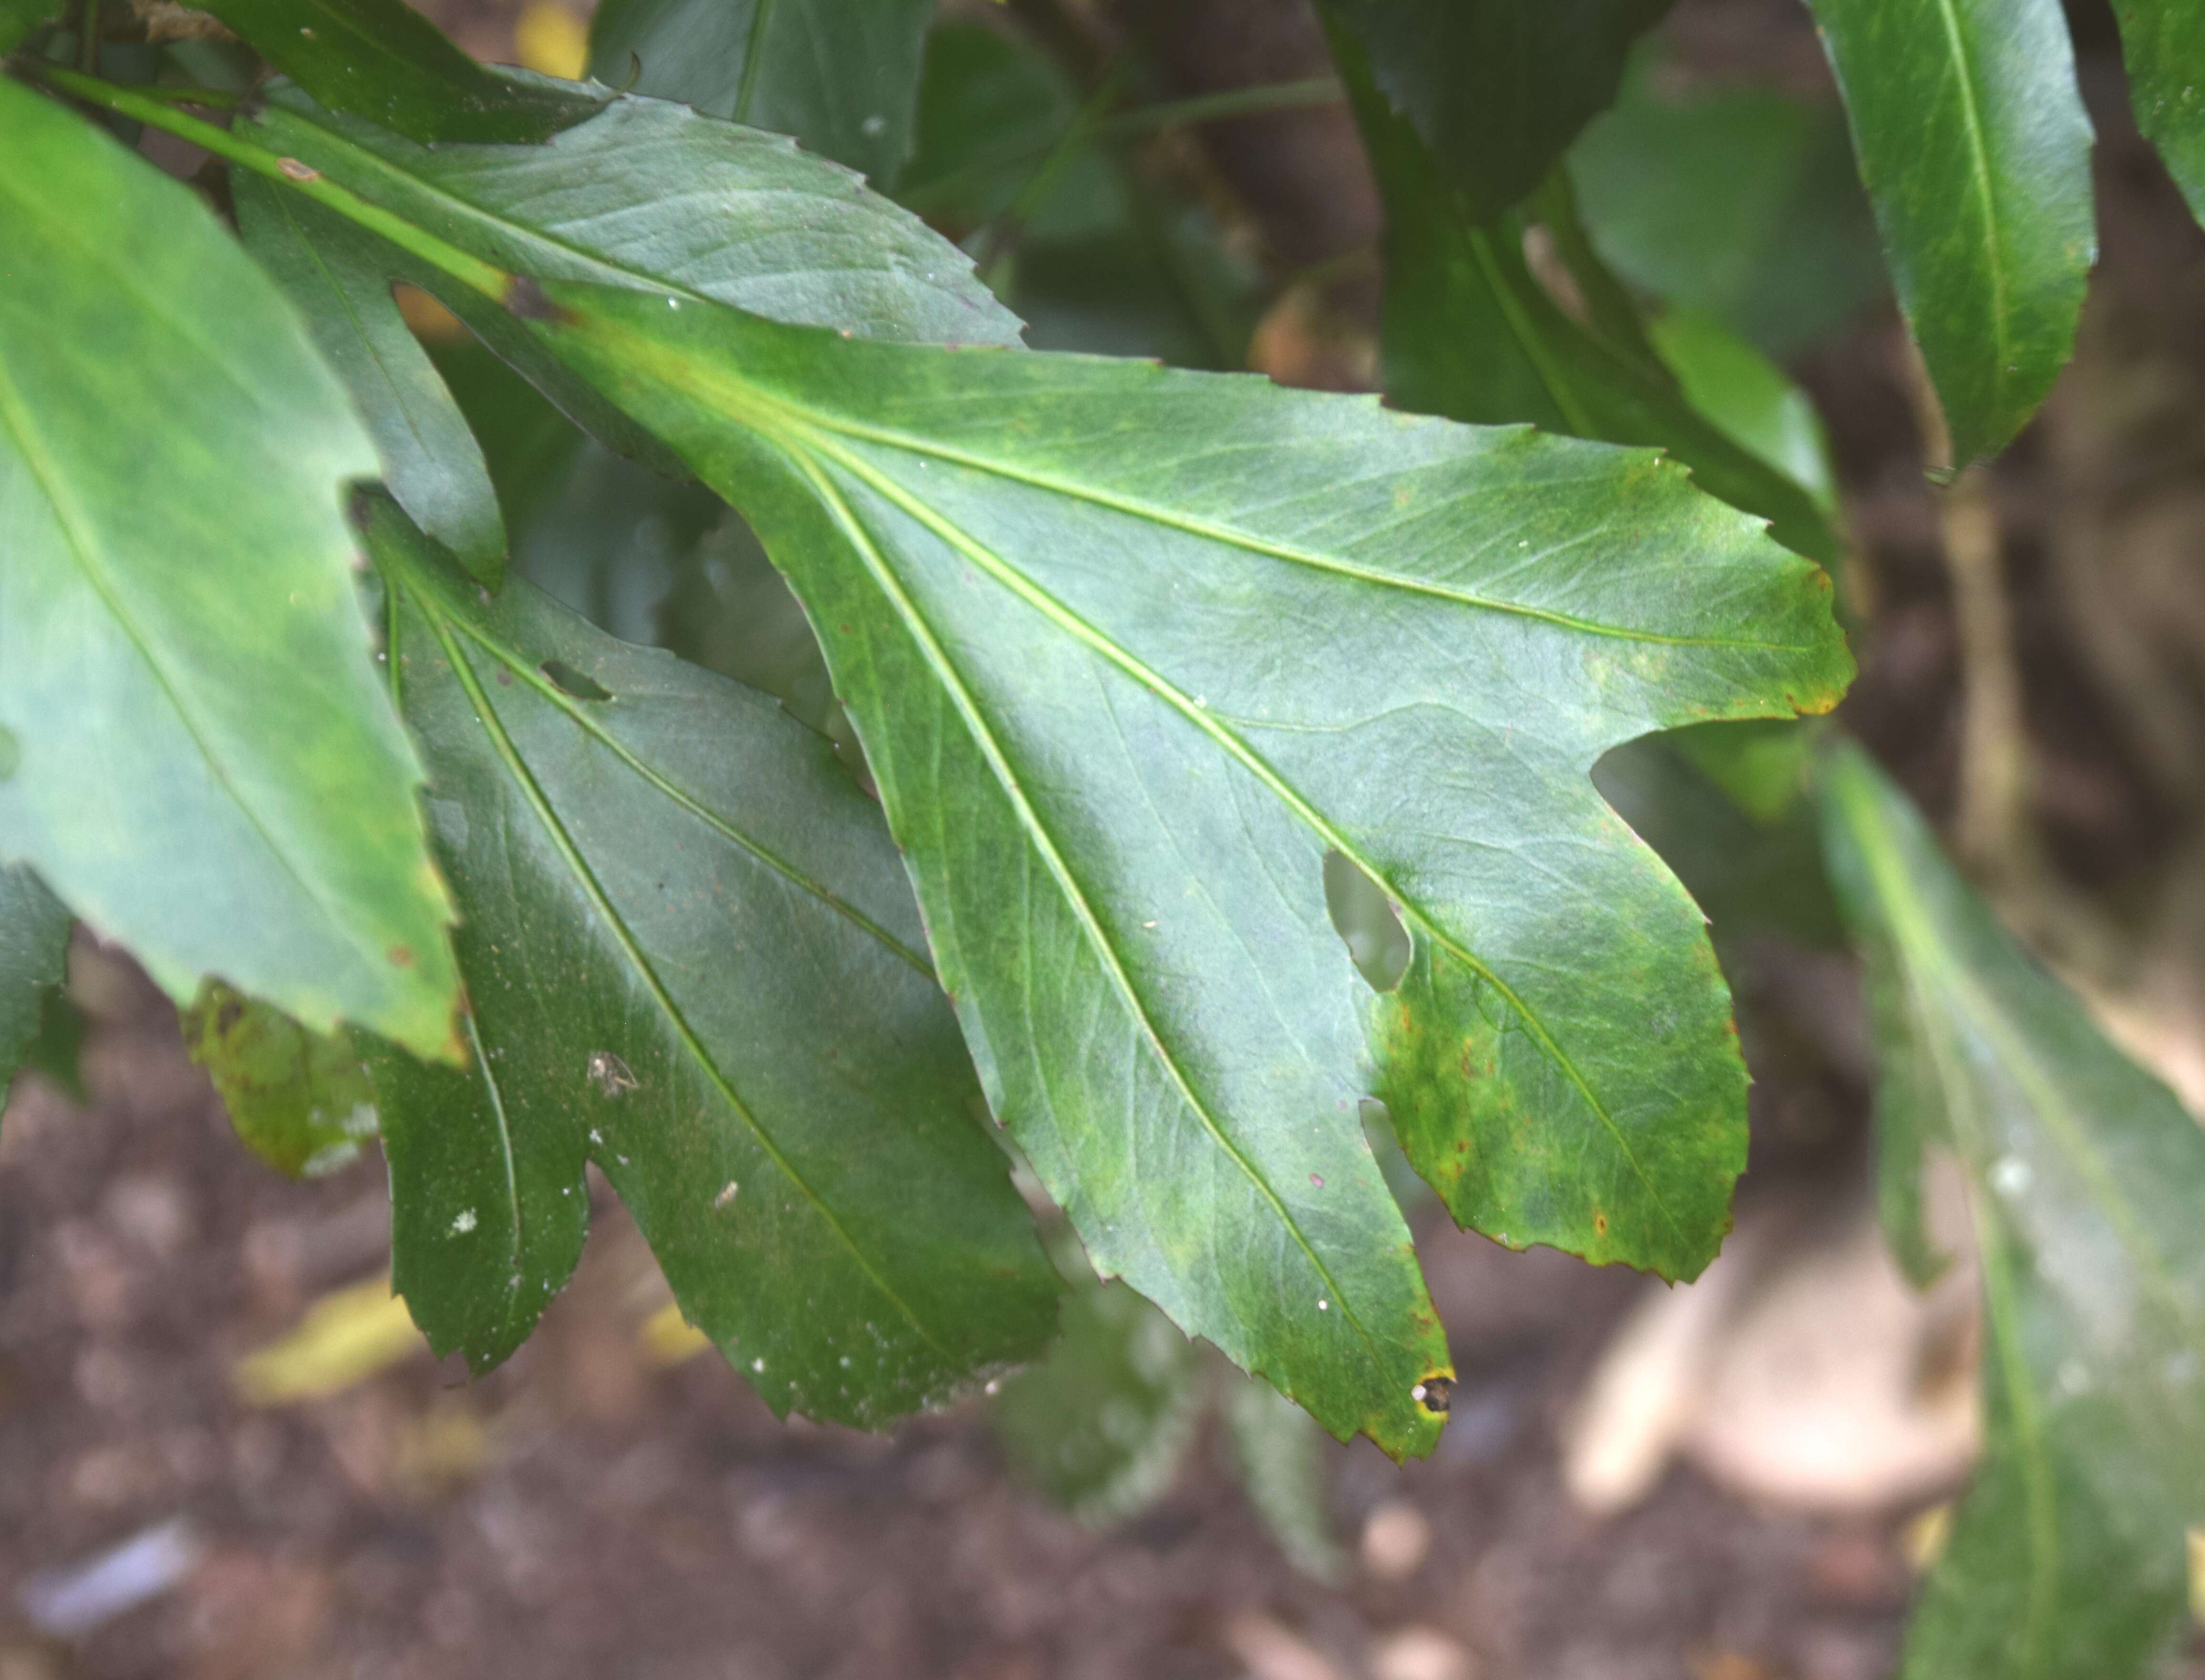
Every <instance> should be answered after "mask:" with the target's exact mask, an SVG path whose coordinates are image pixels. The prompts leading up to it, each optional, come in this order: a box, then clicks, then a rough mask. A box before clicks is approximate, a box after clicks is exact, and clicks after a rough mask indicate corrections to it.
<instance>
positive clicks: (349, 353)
mask: <svg viewBox="0 0 2205 1680" xmlns="http://www.w3.org/2000/svg"><path fill="white" fill-rule="evenodd" d="M230 193H231V196H232V199H234V201H235V205H236V208H237V228H238V234H239V235H240V237H241V238H242V239H243V240H244V241H245V248H246V249H247V251H249V252H252V253H253V257H254V258H256V259H257V260H258V261H259V264H260V265H261V267H262V268H264V269H265V270H267V271H268V274H269V276H270V278H271V279H273V280H274V281H275V282H276V284H277V285H278V286H280V287H282V288H283V292H284V295H285V296H287V297H288V298H289V299H290V300H291V301H292V303H293V304H294V305H295V306H297V308H298V311H299V312H300V315H301V316H302V317H304V318H305V319H306V330H307V332H308V333H309V334H310V335H312V338H313V341H314V345H315V347H316V348H317V349H318V350H319V351H320V352H321V353H322V354H323V356H324V358H325V359H327V361H328V362H329V365H330V368H331V370H332V371H335V372H336V376H337V377H338V378H340V379H342V380H343V381H344V383H345V389H347V390H348V391H350V392H351V393H352V399H353V401H354V404H355V406H357V407H358V408H359V410H360V419H362V420H363V421H365V422H366V425H367V430H368V435H369V436H371V437H372V438H374V439H375V447H376V449H377V452H378V453H379V454H381V455H382V457H383V483H384V484H386V485H388V486H389V490H390V493H391V494H392V495H393V496H396V497H397V498H398V502H399V505H400V506H401V507H402V508H405V509H406V511H407V513H410V514H412V515H413V519H415V521H416V522H417V523H419V525H420V526H421V528H422V529H423V530H424V531H427V532H428V533H429V534H430V535H431V537H435V538H436V539H437V541H438V542H440V543H443V545H444V546H445V547H446V548H448V549H450V550H451V551H452V552H453V553H454V554H455V555H458V556H459V557H460V560H461V563H462V564H464V565H465V566H466V567H467V570H468V571H470V572H472V573H474V575H475V576H476V577H477V578H478V579H481V580H482V581H483V582H484V583H485V584H488V585H490V586H491V587H492V588H493V589H494V588H496V586H497V585H498V583H499V582H500V581H501V580H502V579H503V577H504V575H505V547H506V544H505V523H504V521H503V519H501V518H500V517H499V514H498V505H497V492H496V490H493V489H492V488H491V485H490V468H489V466H488V465H487V464H486V463H485V462H484V460H483V452H482V447H481V445H479V444H478V443H477V442H475V437H474V434H473V433H472V431H470V430H468V429H467V420H466V419H465V418H464V417H463V416H462V415H461V413H460V410H459V406H458V405H457V404H456V403H455V402H454V401H452V394H451V393H450V392H449V390H447V389H445V387H444V382H443V377H442V376H441V375H439V374H438V373H437V369H436V366H435V365H434V364H433V363H431V361H430V359H429V355H428V353H427V352H426V351H425V350H424V349H423V348H422V347H421V345H420V342H419V340H417V339H416V338H415V337H414V336H413V331H412V329H409V328H408V327H407V324H406V320H405V318H404V317H403V316H401V314H400V313H399V312H398V303H397V300H395V298H393V297H392V296H391V294H390V282H389V280H388V279H386V278H385V277H384V276H383V267H382V265H383V246H382V241H380V240H377V239H376V238H374V237H373V236H372V235H371V234H366V233H363V232H361V231H360V229H358V228H356V227H354V225H353V224H352V223H349V222H348V221H346V220H345V219H344V218H343V217H341V216H337V215H336V214H334V213H333V212H331V211H327V210H324V209H323V208H322V207H321V206H320V205H317V204H315V203H313V202H312V200H310V199H303V198H301V197H300V195H299V194H298V193H291V192H287V191H285V190H284V189H283V188H282V187H277V186H276V185H274V184H273V183H272V182H270V181H266V180H264V179H263V178H262V177H260V176H259V175H254V174H253V173H252V172H251V171H250V170H247V169H240V170H238V171H237V173H236V174H235V175H233V176H232V177H231V178H230Z"/></svg>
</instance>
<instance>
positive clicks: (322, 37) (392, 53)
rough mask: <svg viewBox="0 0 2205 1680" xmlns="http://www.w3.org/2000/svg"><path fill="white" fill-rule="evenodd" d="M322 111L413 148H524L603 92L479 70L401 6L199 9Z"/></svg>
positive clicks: (269, 1) (255, 2) (355, 3)
mask: <svg viewBox="0 0 2205 1680" xmlns="http://www.w3.org/2000/svg"><path fill="white" fill-rule="evenodd" d="M204 9H205V10H206V11H210V12H212V13H213V14H214V15H216V16H217V17H218V18H220V19H221V20H222V21H223V22H224V23H226V24H228V25H229V27H231V28H232V29H235V31H236V32H237V33H239V34H241V35H242V36H244V37H245V39H247V40H248V41H250V42H251V43H252V44H253V47H254V49H255V50H257V51H259V54H260V55H261V56H263V57H264V58H265V59H266V60H267V61H268V62H270V64H273V65H274V66H275V67H276V68H277V69H279V70H281V71H282V72H283V74H285V75H288V76H289V77H290V78H291V79H292V80H294V81H295V82H297V83H298V84H299V86H301V87H303V88H305V89H306V92H309V93H311V94H312V96H313V97H314V98H316V99H318V100H319V101H320V102H321V103H322V104H324V105H326V106H328V107H329V108H330V110H341V111H350V112H352V113H354V114H355V115H357V116H364V117H366V118H367V119H369V120H370V121H371V122H377V123H379V124H381V125H382V126H383V128H389V129H393V130H395V132H397V133H399V134H404V135H406V136H407V137H408V138H410V139H413V140H424V141H426V140H481V141H506V142H512V143H526V142H529V141H534V140H543V139H544V137H545V136H547V135H549V134H552V133H554V132H556V130H558V129H560V128H565V127H566V126H567V125H568V124H569V123H571V122H579V120H580V119H581V118H583V117H585V116H588V115H589V113H590V112H591V110H594V109H596V107H597V105H599V104H602V103H603V98H604V90H603V88H599V89H597V90H596V91H595V92H591V90H590V89H588V88H586V87H583V86H578V85H577V84H575V83H573V82H559V81H553V80H550V79H548V78H543V77H516V76H502V75H498V74H494V73H493V72H491V71H489V70H486V69H484V68H483V67H482V66H481V65H479V64H478V63H476V62H474V60H472V58H470V57H468V56H467V54H465V53H464V52H461V50H459V48H457V47H456V46H455V45H452V43H451V42H450V41H449V40H448V39H446V38H445V36H444V34H443V31H441V30H439V29H438V28H437V26H436V25H435V24H433V23H431V22H430V21H429V20H428V19H427V18H425V17H424V16H423V15H421V14H420V13H419V12H417V11H415V10H414V9H413V8H412V7H411V6H409V5H407V3H406V0H207V3H206V5H205V8H204Z"/></svg>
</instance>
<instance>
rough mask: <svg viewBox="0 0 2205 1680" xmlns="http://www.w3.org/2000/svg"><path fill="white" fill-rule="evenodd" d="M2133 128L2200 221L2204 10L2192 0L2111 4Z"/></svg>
mask: <svg viewBox="0 0 2205 1680" xmlns="http://www.w3.org/2000/svg"><path fill="white" fill-rule="evenodd" d="M2113 15H2114V16H2115V17H2116V18H2118V19H2119V20H2120V27H2121V57H2122V59H2123V60H2124V61H2125V62H2126V64H2127V66H2128V72H2129V103H2130V104H2131V106H2133V107H2134V108H2135V110H2136V119H2137V128H2141V129H2143V134H2144V138H2145V139H2146V140H2149V141H2150V142H2151V143H2152V144H2153V145H2155V146H2157V147H2158V148H2159V155H2160V157H2163V158H2164V159H2166V168H2167V172H2168V173H2169V174H2170V175H2172V176H2173V177H2174V184H2175V185H2176V186H2178V187H2180V188H2181V189H2182V196H2183V197H2184V199H2187V200H2189V204H2190V214H2191V215H2192V216H2195V217H2199V218H2200V219H2201V220H2205V78H2201V76H2200V75H2199V71H2200V69H2201V68H2205V8H2201V7H2200V6H2198V5H2197V4H2196V0H2114V5H2113Z"/></svg>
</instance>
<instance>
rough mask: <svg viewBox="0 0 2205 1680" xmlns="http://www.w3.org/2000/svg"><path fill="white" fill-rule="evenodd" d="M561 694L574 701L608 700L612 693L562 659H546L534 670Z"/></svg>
mask: <svg viewBox="0 0 2205 1680" xmlns="http://www.w3.org/2000/svg"><path fill="white" fill-rule="evenodd" d="M537 669H538V670H539V671H541V672H542V673H543V674H544V677H545V679H546V680H548V681H549V682H550V685H551V686H553V687H554V688H556V689H557V690H558V691H559V692H561V693H562V694H564V695H566V696H568V698H571V699H575V700H609V699H611V698H613V692H612V690H610V689H609V688H607V687H606V686H604V685H603V683H601V682H599V681H597V679H596V678H594V677H591V676H585V674H583V673H581V672H579V671H578V670H576V669H575V668H574V667H573V666H571V665H569V664H568V663H567V662H566V661H565V660H563V659H547V660H545V661H544V662H543V663H542V664H541V665H538V667H537Z"/></svg>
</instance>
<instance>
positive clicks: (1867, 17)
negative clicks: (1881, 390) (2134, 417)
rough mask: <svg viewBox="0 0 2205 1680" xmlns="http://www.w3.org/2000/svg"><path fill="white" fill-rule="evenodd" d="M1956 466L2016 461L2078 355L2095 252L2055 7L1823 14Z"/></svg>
mask: <svg viewBox="0 0 2205 1680" xmlns="http://www.w3.org/2000/svg"><path fill="white" fill-rule="evenodd" d="M1810 5H1811V7H1812V9H1813V11H1814V14H1815V21H1816V24H1817V25H1819V26H1820V27H1821V30H1822V44H1823V46H1824V47H1825V49H1826V50H1828V53H1829V56H1830V68H1832V69H1833V70H1834V71H1835V72H1836V73H1837V78H1838V86H1839V89H1840V90H1841V91H1842V92H1843V93H1844V94H1845V113H1846V116H1847V117H1848V118H1849V119H1850V121H1851V124H1852V134H1853V150H1854V152H1855V154H1856V155H1857V157H1858V158H1859V160H1860V174H1861V180H1862V182H1863V184H1864V185H1865V186H1866V187H1867V188H1868V196H1869V203H1870V204H1871V205H1874V206H1875V219H1876V225H1877V226H1878V227H1879V228H1880V229H1881V231H1882V234H1883V250H1884V258H1885V260H1886V261H1887V263H1888V264H1889V265H1890V268H1891V278H1892V283H1893V286H1895V287H1896V288H1897V289H1898V292H1899V306H1900V307H1901V308H1902V309H1904V310H1905V312H1906V321H1907V324H1908V326H1909V327H1910V328H1911V329H1912V330H1913V333H1914V341H1915V342H1916V343H1917V344H1918V345H1920V346H1921V347H1922V359H1923V362H1925V363H1926V364H1927V365H1928V366H1929V377H1930V379H1931V381H1932V382H1933V383H1935V385H1936V387H1937V396H1938V400H1939V401H1941V403H1942V404H1943V405H1944V408H1945V422H1946V426H1947V428H1948V429H1949V430H1951V432H1952V463H1953V465H1954V466H1966V465H1967V464H1968V463H1969V462H1970V461H1971V460H1975V459H1976V458H1977V457H1978V456H1981V455H1987V454H1994V453H1996V452H1997V451H1998V450H1999V449H2000V448H2004V447H2005V445H2006V442H2008V440H2010V439H2011V438H2012V436H2013V435H2014V433H2016V432H2017V431H2018V430H2021V428H2022V425H2023V424H2024V422H2025V421H2027V420H2028V419H2029V417H2030V415H2031V414H2033V413H2036V406H2037V404H2038V403H2040V402H2042V401H2043V400H2044V395H2045V393H2046V392H2047V391H2048V390H2050V389H2052V382H2053V379H2054V378H2055V377H2058V375H2059V370H2060V369H2061V368H2062V367H2064V366H2065V365H2066V362H2067V358H2068V356H2069V355H2070V354H2071V353H2072V352H2073V350H2074V347H2075V323H2076V321H2077V318H2078V317H2079V316H2080V314H2081V312H2082V308H2083V286H2084V283H2085V282H2087V280H2088V279H2089V272H2090V264H2091V262H2092V260H2093V259H2094V258H2095V256H2096V253H2097V237H2096V232H2095V228H2094V225H2093V223H2092V220H2091V200H2090V119H2089V116H2087V115H2086V114H2085V113H2084V111H2083V96H2082V94H2081V93H2080V92H2078V91H2077V87H2076V86H2075V54H2074V49H2073V47H2072V45H2071V44H2070V43H2069V41H2068V39H2067V21H2066V18H2065V15H2063V14H2062V13H2061V10H2060V7H2059V0H1810Z"/></svg>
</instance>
